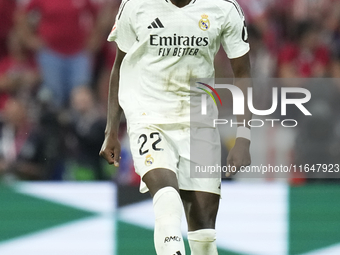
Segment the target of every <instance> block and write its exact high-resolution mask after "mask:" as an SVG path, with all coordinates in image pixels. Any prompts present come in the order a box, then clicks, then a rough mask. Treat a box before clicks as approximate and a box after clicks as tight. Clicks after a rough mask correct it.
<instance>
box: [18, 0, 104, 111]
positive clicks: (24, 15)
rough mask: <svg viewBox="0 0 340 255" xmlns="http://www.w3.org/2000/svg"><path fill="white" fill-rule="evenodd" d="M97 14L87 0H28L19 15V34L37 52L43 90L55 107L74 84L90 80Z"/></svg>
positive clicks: (64, 102) (65, 99)
mask: <svg viewBox="0 0 340 255" xmlns="http://www.w3.org/2000/svg"><path fill="white" fill-rule="evenodd" d="M96 13H97V8H96V6H94V5H93V4H92V3H91V2H90V0H59V1H45V0H30V1H29V2H28V4H27V5H25V7H24V8H23V10H21V11H20V14H19V15H18V17H19V18H18V25H19V26H18V27H19V31H20V34H21V37H22V38H23V40H24V41H25V43H26V45H28V46H29V48H31V49H32V50H34V51H36V53H37V60H38V64H39V67H40V71H41V74H42V78H43V84H42V91H44V92H47V94H48V95H49V96H50V101H51V103H53V105H54V106H55V107H56V108H57V109H60V108H63V107H65V106H67V105H68V103H69V96H70V93H71V91H72V90H73V89H74V88H75V87H78V86H87V85H89V83H90V82H91V78H92V56H91V52H90V51H91V49H94V48H96V47H97V46H96V44H97V43H99V39H98V32H97V31H96V29H94V28H97V26H96V25H95V24H94V22H95V17H96ZM36 20H37V22H36V23H37V24H34V23H35V21H36ZM32 23H33V24H32ZM45 95H46V93H45Z"/></svg>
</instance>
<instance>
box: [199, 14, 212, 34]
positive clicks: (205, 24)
mask: <svg viewBox="0 0 340 255" xmlns="http://www.w3.org/2000/svg"><path fill="white" fill-rule="evenodd" d="M201 17H202V19H200V21H199V22H198V26H199V27H200V29H202V30H203V31H207V30H208V29H209V27H210V21H209V20H208V15H206V14H203V15H202V16H201Z"/></svg>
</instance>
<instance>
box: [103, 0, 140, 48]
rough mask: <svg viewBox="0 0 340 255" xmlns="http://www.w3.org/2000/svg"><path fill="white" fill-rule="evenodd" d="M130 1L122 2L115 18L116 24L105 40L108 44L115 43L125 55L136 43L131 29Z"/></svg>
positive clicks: (135, 37)
mask: <svg viewBox="0 0 340 255" xmlns="http://www.w3.org/2000/svg"><path fill="white" fill-rule="evenodd" d="M131 2H132V1H131V0H123V1H122V3H121V5H120V8H119V11H118V14H117V16H116V22H115V24H114V26H113V28H112V30H111V33H110V34H109V37H108V38H107V40H108V41H109V42H112V41H115V42H116V43H117V45H118V48H119V49H120V50H122V51H124V52H125V53H126V52H128V51H129V49H130V48H131V47H132V45H133V44H134V43H135V42H137V36H136V33H135V30H134V28H133V24H134V23H133V20H132V19H133V17H134V15H133V14H132V13H133V3H131Z"/></svg>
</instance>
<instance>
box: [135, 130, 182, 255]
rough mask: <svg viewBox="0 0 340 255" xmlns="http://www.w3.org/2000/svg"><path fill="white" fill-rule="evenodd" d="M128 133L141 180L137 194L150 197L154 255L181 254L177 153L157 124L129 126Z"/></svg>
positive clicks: (180, 209) (180, 202) (180, 212)
mask: <svg viewBox="0 0 340 255" xmlns="http://www.w3.org/2000/svg"><path fill="white" fill-rule="evenodd" d="M128 133H129V136H130V148H131V152H132V156H133V160H134V165H135V169H136V173H137V174H139V175H140V176H141V177H142V181H141V186H140V191H141V192H147V191H150V193H151V195H152V197H153V205H154V213H155V218H156V220H155V231H154V241H155V248H156V252H157V254H158V255H173V254H176V255H179V254H181V255H184V254H185V250H184V243H183V239H182V235H181V218H182V212H183V204H182V201H181V198H180V196H179V191H178V180H177V171H178V168H177V164H178V153H177V151H176V150H175V149H174V148H173V146H172V144H173V143H172V142H171V141H170V140H169V139H170V138H169V137H168V135H167V134H166V131H165V130H164V127H160V125H152V124H132V125H130V126H129V127H128Z"/></svg>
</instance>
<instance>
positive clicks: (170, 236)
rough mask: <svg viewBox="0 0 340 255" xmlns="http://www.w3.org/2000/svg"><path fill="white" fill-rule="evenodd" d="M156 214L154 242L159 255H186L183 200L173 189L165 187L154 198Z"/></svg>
mask: <svg viewBox="0 0 340 255" xmlns="http://www.w3.org/2000/svg"><path fill="white" fill-rule="evenodd" d="M153 207H154V212H155V218H156V221H155V232H154V242H155V248H156V253H157V255H185V249H184V242H183V238H182V233H181V219H182V211H183V209H182V200H181V198H180V196H179V194H178V192H177V191H176V190H175V189H174V188H172V187H165V188H162V189H160V190H159V191H157V192H156V194H155V195H154V197H153Z"/></svg>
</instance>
